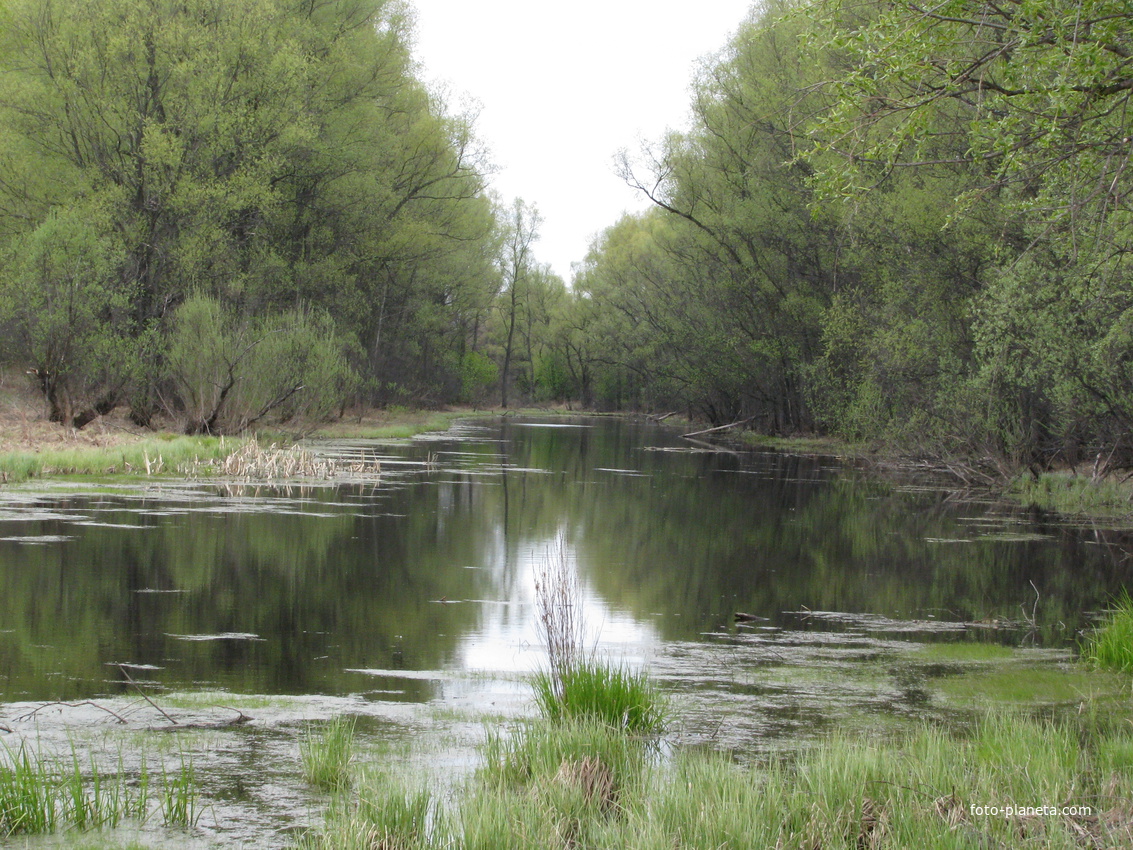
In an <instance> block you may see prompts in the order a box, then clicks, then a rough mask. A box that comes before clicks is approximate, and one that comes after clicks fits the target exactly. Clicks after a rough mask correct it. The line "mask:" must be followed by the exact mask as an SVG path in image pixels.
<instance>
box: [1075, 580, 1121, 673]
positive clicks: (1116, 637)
mask: <svg viewBox="0 0 1133 850" xmlns="http://www.w3.org/2000/svg"><path fill="white" fill-rule="evenodd" d="M1082 656H1083V657H1084V658H1085V659H1086V660H1088V661H1090V662H1091V663H1093V664H1096V665H1097V666H1098V667H1103V668H1105V669H1108V670H1117V671H1120V672H1123V673H1129V672H1133V599H1130V597H1129V591H1128V590H1124V591H1122V593H1121V596H1119V597H1118V598H1117V600H1116V601H1115V603H1114V611H1113V612H1112V613H1111V614H1110V615H1109V617H1108V619H1107V620H1106V622H1105V623H1104V624H1103V625H1102V626H1101V627H1100V628H1099V629H1097V630H1096V631H1095V632H1094V633H1093V635H1091V636H1090V637H1089V638H1088V640H1087V642H1086V645H1085V647H1084V648H1083V650H1082Z"/></svg>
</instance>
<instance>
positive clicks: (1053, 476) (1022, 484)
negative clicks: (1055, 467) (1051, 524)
mask: <svg viewBox="0 0 1133 850" xmlns="http://www.w3.org/2000/svg"><path fill="white" fill-rule="evenodd" d="M1006 495H1007V497H1008V498H1010V499H1012V500H1014V501H1016V502H1020V503H1021V504H1023V505H1027V506H1031V507H1036V508H1041V509H1042V510H1048V511H1057V512H1058V513H1062V514H1067V515H1070V516H1090V517H1098V518H1102V519H1114V520H1127V519H1129V518H1130V517H1131V516H1133V481H1125V480H1119V479H1115V478H1102V479H1099V480H1095V479H1094V478H1092V477H1091V476H1089V475H1074V474H1072V473H1069V472H1045V473H1043V474H1042V475H1040V476H1038V478H1035V476H1033V475H1030V474H1026V475H1023V476H1020V477H1019V478H1017V479H1016V480H1015V481H1013V482H1012V483H1011V486H1010V487H1009V488H1008V489H1007V492H1006Z"/></svg>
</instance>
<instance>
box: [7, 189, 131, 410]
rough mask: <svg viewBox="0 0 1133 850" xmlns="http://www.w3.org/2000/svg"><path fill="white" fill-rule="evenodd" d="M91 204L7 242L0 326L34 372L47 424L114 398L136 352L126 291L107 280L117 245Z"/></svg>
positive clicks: (115, 261) (128, 375) (111, 276)
mask: <svg viewBox="0 0 1133 850" xmlns="http://www.w3.org/2000/svg"><path fill="white" fill-rule="evenodd" d="M109 230H110V226H109V223H108V222H107V221H106V219H105V215H104V214H103V211H102V210H100V209H98V207H97V206H94V205H83V206H77V207H76V208H74V209H70V210H67V211H52V212H50V213H49V214H48V215H47V217H46V218H45V219H44V220H43V221H42V222H41V223H40V224H39V225H38V226H37V227H35V229H34V230H31V231H29V232H27V233H25V234H23V235H21V236H20V237H18V238H16V239H15V240H13V243H12V244H11V245H10V246H9V251H10V253H11V257H10V258H8V259H7V261H6V262H5V263H4V264H3V266H2V271H0V321H7V322H10V323H11V325H12V326H13V327H14V328H15V329H16V337H17V340H18V342H17V343H16V347H15V351H14V352H13V353H14V354H15V355H16V356H17V357H19V358H21V359H22V360H23V361H24V362H25V363H27V364H28V365H29V366H30V367H31V368H32V369H33V370H34V372H35V378H36V380H37V382H38V383H39V385H40V386H41V388H42V389H43V391H44V394H45V395H46V397H47V400H48V402H49V404H50V407H51V411H50V413H51V418H52V419H53V420H54V421H58V422H62V423H65V424H68V425H70V424H72V423H73V421H74V420H75V418H76V417H77V416H78V415H80V414H81V413H82V411H83V410H84V409H85V408H89V407H94V406H96V405H98V404H99V403H100V400H101V399H114V398H116V397H117V396H118V395H119V394H120V393H121V392H122V391H123V390H124V389H125V388H126V387H127V385H128V383H129V381H130V379H131V378H132V377H133V376H134V374H135V372H136V369H137V365H138V359H139V356H140V354H141V352H142V351H143V350H144V343H141V344H140V341H139V339H138V332H139V330H141V329H140V328H139V327H138V325H137V323H136V321H134V316H133V314H132V312H131V307H132V299H131V291H130V289H129V288H124V287H122V286H121V285H120V284H119V283H118V282H117V281H116V280H115V271H116V267H117V264H118V263H119V262H121V259H122V255H121V251H122V247H121V245H120V243H119V242H118V240H117V239H115V238H113V237H111V236H109V235H108V233H109Z"/></svg>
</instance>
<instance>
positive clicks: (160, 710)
mask: <svg viewBox="0 0 1133 850" xmlns="http://www.w3.org/2000/svg"><path fill="white" fill-rule="evenodd" d="M118 669H119V670H121V671H122V675H123V676H125V677H126V681H127V682H129V683H130V684H131V685H133V686H134V688H135V690H137V692H138V693H139V694H141V695H142V699H144V700H145V701H146V702H148V703H149V704H150V705H152V706H153V707H154V708H156V709H157V710H158V711H159V712H161V716H162V717H164V718H165V719H166V720H168V721H169V722H170V723H172V724H173V725H174V726H176V725H177V721H176V720H174V719H173V718H172V717H170V716H169V715H168V714H166V713H165V709H164V708H162V707H161V706H160V705H158V704H157V703H156V702H154V701H153V700H152V699H150V698H149V696H148V695H147V694H146V692H145V691H143V690H142V688H141V686H140V685H139V684H138V683H137V682H135V681H134V679H133V677H132V676H130V674H129V673H127V672H126V668H125V667H123V666H122V665H121V664H119V665H118Z"/></svg>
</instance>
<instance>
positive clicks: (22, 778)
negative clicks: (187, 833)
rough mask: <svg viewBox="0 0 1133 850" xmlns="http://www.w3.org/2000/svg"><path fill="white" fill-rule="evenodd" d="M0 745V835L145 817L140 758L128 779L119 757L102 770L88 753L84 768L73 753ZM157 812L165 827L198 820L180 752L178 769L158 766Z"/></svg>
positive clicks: (145, 776) (193, 786) (192, 784)
mask: <svg viewBox="0 0 1133 850" xmlns="http://www.w3.org/2000/svg"><path fill="white" fill-rule="evenodd" d="M2 746H3V752H2V756H3V757H4V762H5V764H2V765H0V837H3V836H6V835H14V834H42V833H51V832H56V831H58V830H61V829H75V830H92V829H101V828H104V827H107V828H116V827H118V826H119V825H120V824H121V823H122V822H123V821H124V820H126V819H135V820H137V821H139V822H141V821H145V820H146V819H147V818H148V817H149V814H150V787H149V772H148V768H147V766H146V764H145V762H144V761H143V763H142V768H141V773H140V776H139V778H138V781H137V782H132V781H131V780H130V779H129V778H128V775H127V773H126V771H125V770H124V769H123V765H122V759H121V757H119V760H118V769H117V770H116V771H114V772H112V773H106V772H104V771H102V770H100V769H99V768H98V766H97V765H96V764H95V762H94V758H93V756H92V757H91V760H90V765H89V767H88V768H87V769H86V770H84V768H83V762H82V760H81V759H80V757H79V754H78V752H77V751H76V750H75V749H74V748H72V751H71V757H70V759H55V758H52V757H49V756H46V755H44V754H43V753H41V752H39V751H37V750H34V749H33V748H32V747H31V746H29V745H28V744H27V743H24V744H21V746H20V748H19V749H18V750H15V751H13V750H12V749H10V748H8V747H7V745H2ZM162 775H163V777H164V780H165V781H164V786H163V788H162V797H161V811H162V816H163V823H164V825H165V826H173V827H189V826H193V825H194V824H195V823H196V822H197V819H198V818H199V809H198V807H197V802H196V801H197V793H198V791H197V783H196V778H195V776H194V773H193V767H192V762H191V760H189V759H188V758H187V757H185V756H184V755H182V758H181V766H180V770H178V771H176V772H175V773H173V774H172V775H170V774H167V773H166V772H165V770H164V768H163V770H162Z"/></svg>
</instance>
